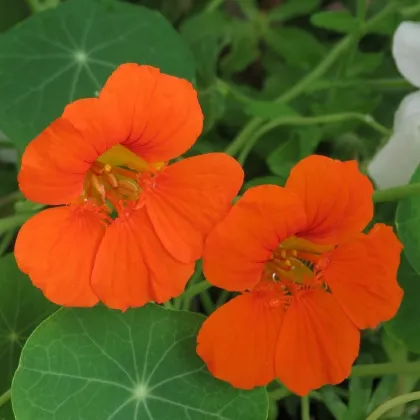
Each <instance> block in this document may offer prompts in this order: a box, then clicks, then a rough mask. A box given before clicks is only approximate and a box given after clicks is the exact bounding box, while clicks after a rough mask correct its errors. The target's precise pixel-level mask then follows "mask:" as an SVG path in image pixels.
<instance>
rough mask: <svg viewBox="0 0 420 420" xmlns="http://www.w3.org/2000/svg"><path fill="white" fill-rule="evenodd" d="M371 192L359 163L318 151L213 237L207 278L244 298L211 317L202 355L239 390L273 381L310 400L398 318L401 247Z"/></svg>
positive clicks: (243, 206) (250, 199)
mask: <svg viewBox="0 0 420 420" xmlns="http://www.w3.org/2000/svg"><path fill="white" fill-rule="evenodd" d="M372 193H373V189H372V185H371V183H370V182H369V180H368V178H367V177H365V176H363V175H362V174H361V173H360V172H359V171H358V168H357V165H356V163H355V162H344V163H343V162H339V161H334V160H332V159H329V158H326V157H322V156H311V157H308V158H306V159H304V160H302V161H301V162H300V163H298V164H297V165H296V166H295V168H294V169H293V170H292V172H291V174H290V177H289V179H288V181H287V184H286V187H285V188H281V187H277V186H274V185H263V186H258V187H255V188H251V189H249V190H248V191H247V192H246V193H245V194H244V196H243V198H241V199H240V200H239V201H238V202H237V204H236V205H235V206H234V207H233V208H232V210H231V212H230V213H229V214H228V216H227V217H226V218H225V219H224V220H223V221H222V222H221V223H220V224H219V225H218V226H217V227H216V228H215V230H214V231H213V232H212V233H211V234H210V235H209V237H208V239H207V242H206V246H205V250H204V272H205V275H206V277H207V279H208V280H209V281H210V282H211V283H212V284H214V285H216V286H218V287H222V288H225V289H227V290H231V291H238V292H242V294H240V295H239V296H237V297H235V298H233V299H232V300H231V301H230V302H228V303H227V304H225V305H223V306H222V307H221V308H219V309H217V310H216V311H215V312H214V313H213V314H211V315H210V317H209V318H208V319H207V320H206V321H205V322H204V324H203V326H202V328H201V331H200V333H199V335H198V347H197V351H198V354H199V355H200V356H201V358H202V359H203V360H204V361H205V362H206V363H207V365H208V368H209V370H210V371H211V372H212V373H213V375H214V376H216V377H218V378H220V379H223V380H225V381H228V382H230V383H231V384H232V385H233V386H235V387H238V388H244V389H249V388H253V387H255V386H261V385H266V384H267V383H269V382H270V381H272V380H273V379H274V378H278V379H279V380H280V381H282V382H283V383H284V384H285V385H286V386H287V387H288V388H289V389H290V390H292V391H293V392H295V393H297V394H299V395H305V394H307V393H308V392H309V391H310V390H312V389H316V388H319V387H321V386H322V385H325V384H337V383H339V382H341V381H342V380H343V379H344V378H346V377H347V376H348V375H349V374H350V369H351V366H352V364H353V362H354V360H355V358H356V357H357V355H358V350H359V340H360V332H359V329H364V328H373V327H375V326H377V325H378V323H380V322H382V321H386V320H388V319H390V318H391V317H392V316H393V315H394V314H395V313H396V311H397V309H398V307H399V304H400V302H401V299H402V294H403V292H402V290H401V289H400V287H399V286H398V284H397V281H396V272H397V268H398V265H399V258H400V252H401V249H402V246H401V244H400V242H399V241H398V239H397V238H396V236H395V235H394V233H393V231H392V229H391V228H390V227H387V226H385V225H382V224H378V225H375V226H374V227H373V229H372V230H371V231H370V232H369V233H368V234H367V235H366V234H363V233H361V231H362V230H363V229H364V228H365V227H366V225H367V224H368V222H369V221H370V220H371V218H372V216H373V204H372Z"/></svg>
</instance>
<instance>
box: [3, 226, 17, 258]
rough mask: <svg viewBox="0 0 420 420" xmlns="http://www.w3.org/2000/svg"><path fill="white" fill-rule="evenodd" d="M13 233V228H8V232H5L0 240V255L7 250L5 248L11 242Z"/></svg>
mask: <svg viewBox="0 0 420 420" xmlns="http://www.w3.org/2000/svg"><path fill="white" fill-rule="evenodd" d="M14 235H15V229H10V230H9V231H8V232H6V233H5V234H4V236H3V238H2V240H1V242H0V257H1V256H3V255H4V253H5V252H6V251H7V248H8V247H9V245H10V242H12V239H13V236H14Z"/></svg>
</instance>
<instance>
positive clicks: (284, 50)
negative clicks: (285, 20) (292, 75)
mask: <svg viewBox="0 0 420 420" xmlns="http://www.w3.org/2000/svg"><path fill="white" fill-rule="evenodd" d="M263 37H264V40H265V41H266V43H267V45H268V46H269V47H271V48H272V49H273V50H274V51H276V52H277V53H278V54H280V56H282V57H283V58H284V59H285V60H286V62H287V63H288V64H289V65H290V66H296V67H299V68H302V69H304V70H307V71H309V70H311V69H312V67H313V66H314V65H316V64H318V62H319V61H320V60H321V59H322V58H323V56H324V54H325V53H326V47H325V46H324V45H323V44H322V43H320V42H319V41H318V40H317V38H316V37H315V36H314V35H312V34H311V33H310V32H307V31H304V30H302V29H299V28H295V27H284V28H276V29H275V30H274V29H271V28H267V29H266V30H265V31H264V33H263ZM277 77H278V76H277Z"/></svg>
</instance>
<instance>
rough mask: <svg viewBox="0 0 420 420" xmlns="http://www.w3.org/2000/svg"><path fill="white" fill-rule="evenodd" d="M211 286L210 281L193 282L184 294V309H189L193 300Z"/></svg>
mask: <svg viewBox="0 0 420 420" xmlns="http://www.w3.org/2000/svg"><path fill="white" fill-rule="evenodd" d="M210 287H211V284H210V283H209V282H208V281H205V280H204V281H200V283H197V284H193V285H192V286H190V287H189V288H188V289H187V290H186V291H185V292H184V294H183V295H182V298H183V299H184V302H183V304H182V309H186V310H187V309H189V307H190V302H191V300H192V299H193V298H194V297H195V296H197V295H199V294H200V293H203V292H204V291H206V290H207V289H209V288H210Z"/></svg>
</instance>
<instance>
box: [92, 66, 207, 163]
mask: <svg viewBox="0 0 420 420" xmlns="http://www.w3.org/2000/svg"><path fill="white" fill-rule="evenodd" d="M99 100H100V101H101V102H106V104H107V106H108V107H110V111H112V112H113V113H115V114H117V116H116V117H115V118H116V119H119V120H121V121H123V126H124V129H125V130H124V132H127V133H128V135H127V137H125V138H124V142H123V143H121V144H123V145H124V146H126V147H128V148H129V149H130V150H131V151H133V152H134V153H136V154H138V155H139V156H141V157H142V158H143V159H145V160H146V161H148V162H158V161H166V160H170V159H173V158H175V157H178V156H180V155H181V154H183V153H184V152H186V151H187V150H188V149H189V148H190V147H191V146H192V145H193V144H194V143H195V141H196V140H197V138H198V136H199V135H200V134H201V131H202V128H203V114H202V112H201V108H200V104H199V103H198V99H197V92H196V91H195V90H194V88H193V86H192V85H191V83H189V82H188V81H186V80H184V79H179V78H177V77H174V76H169V75H167V74H163V73H160V71H159V69H157V68H154V67H151V66H139V65H137V64H123V65H122V66H120V67H119V68H118V69H117V70H116V71H115V72H114V73H113V74H112V75H111V76H110V78H109V79H108V81H107V82H106V84H105V87H104V88H103V89H102V91H101V93H100V95H99Z"/></svg>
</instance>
